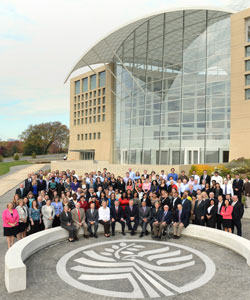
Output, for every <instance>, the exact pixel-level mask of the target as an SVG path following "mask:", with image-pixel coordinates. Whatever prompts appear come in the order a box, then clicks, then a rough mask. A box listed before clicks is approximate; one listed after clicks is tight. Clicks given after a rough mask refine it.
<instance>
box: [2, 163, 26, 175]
mask: <svg viewBox="0 0 250 300" xmlns="http://www.w3.org/2000/svg"><path fill="white" fill-rule="evenodd" d="M28 164H30V163H29V162H28V161H27V160H20V161H11V162H0V176H1V175H4V174H6V173H8V172H9V170H10V167H14V166H20V165H28Z"/></svg>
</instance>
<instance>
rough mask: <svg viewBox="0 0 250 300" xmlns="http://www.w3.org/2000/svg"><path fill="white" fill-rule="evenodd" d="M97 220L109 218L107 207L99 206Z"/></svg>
mask: <svg viewBox="0 0 250 300" xmlns="http://www.w3.org/2000/svg"><path fill="white" fill-rule="evenodd" d="M99 220H108V221H109V220H110V209H109V207H106V208H104V207H102V206H101V207H100V208H99Z"/></svg>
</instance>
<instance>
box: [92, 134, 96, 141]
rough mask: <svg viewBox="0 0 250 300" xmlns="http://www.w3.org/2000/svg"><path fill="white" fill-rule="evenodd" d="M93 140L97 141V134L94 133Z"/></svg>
mask: <svg viewBox="0 0 250 300" xmlns="http://www.w3.org/2000/svg"><path fill="white" fill-rule="evenodd" d="M93 139H94V140H96V133H95V132H94V133H93Z"/></svg>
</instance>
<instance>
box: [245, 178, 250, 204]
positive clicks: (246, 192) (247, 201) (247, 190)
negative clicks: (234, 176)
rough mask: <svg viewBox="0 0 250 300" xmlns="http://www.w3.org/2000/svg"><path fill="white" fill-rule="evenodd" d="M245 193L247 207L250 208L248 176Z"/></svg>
mask: <svg viewBox="0 0 250 300" xmlns="http://www.w3.org/2000/svg"><path fill="white" fill-rule="evenodd" d="M243 193H244V196H245V198H246V201H245V208H250V182H249V179H248V178H247V177H246V178H245V183H244V185H243Z"/></svg>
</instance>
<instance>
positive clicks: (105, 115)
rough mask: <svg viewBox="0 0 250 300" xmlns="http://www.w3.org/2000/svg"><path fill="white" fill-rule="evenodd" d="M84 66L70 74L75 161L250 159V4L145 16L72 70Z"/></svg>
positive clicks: (72, 154) (172, 162) (71, 152)
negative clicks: (248, 6) (242, 7)
mask: <svg viewBox="0 0 250 300" xmlns="http://www.w3.org/2000/svg"><path fill="white" fill-rule="evenodd" d="M87 66H88V67H89V72H87V73H86V72H84V73H83V74H81V75H80V76H77V77H74V78H71V92H70V98H71V100H70V103H71V104H70V147H69V159H76V160H82V159H83V160H94V159H95V160H101V161H108V162H109V163H115V164H124V163H125V164H126V163H129V164H153V165H157V164H160V165H178V164H193V163H220V162H227V161H228V160H231V159H235V158H238V157H246V158H250V151H248V148H249V146H250V101H249V100H250V9H246V10H244V11H241V12H235V11H233V10H229V9H218V8H216V9H212V8H209V9H204V8H196V9H194V8H192V9H178V10H171V11H164V12H161V13H158V14H154V15H150V16H147V17H144V18H142V19H138V20H136V21H134V22H132V23H129V24H128V25H125V26H123V27H121V28H119V29H117V30H115V31H114V32H112V33H111V34H109V35H108V36H106V37H105V38H103V39H102V40H100V41H99V42H98V43H97V44H96V45H94V46H93V47H92V48H91V49H90V50H89V51H87V52H86V53H85V54H84V55H83V56H82V58H81V59H80V60H79V62H78V63H77V64H76V66H75V67H74V68H73V69H72V71H71V72H70V74H69V76H70V75H71V74H72V73H73V72H74V71H76V70H78V69H80V68H83V67H87ZM68 78H69V77H68ZM68 78H67V79H68Z"/></svg>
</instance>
